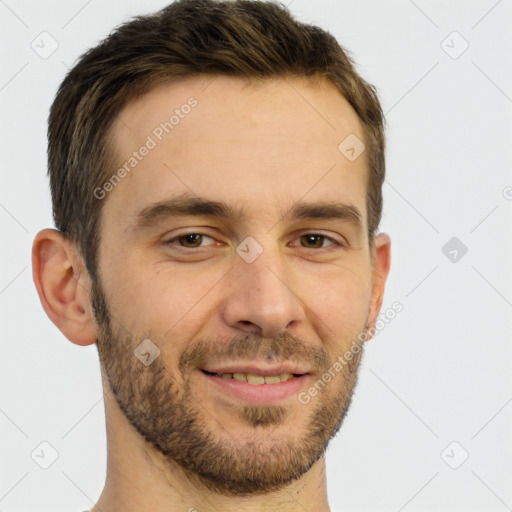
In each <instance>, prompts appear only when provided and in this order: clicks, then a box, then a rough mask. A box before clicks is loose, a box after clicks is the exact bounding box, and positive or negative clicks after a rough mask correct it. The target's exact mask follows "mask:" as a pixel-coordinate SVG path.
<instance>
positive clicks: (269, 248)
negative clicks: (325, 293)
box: [225, 237, 303, 337]
mask: <svg viewBox="0 0 512 512" xmlns="http://www.w3.org/2000/svg"><path fill="white" fill-rule="evenodd" d="M246 244H247V245H244V242H242V244H240V246H241V247H240V246H239V247H238V249H237V253H238V254H237V260H236V262H235V269H234V271H233V272H232V275H231V277H230V286H229V288H228V291H227V296H226V298H225V300H226V303H225V319H226V321H227V322H228V323H229V324H230V325H231V326H234V327H236V328H238V329H242V330H244V331H250V332H256V331H259V333H260V334H261V335H262V336H265V337H272V336H275V335H277V334H278V333H280V332H281V331H283V330H285V329H286V328H288V327H289V326H290V324H291V323H292V322H294V321H295V322H297V321H300V320H301V319H302V316H303V312H302V305H301V301H300V300H299V299H298V297H297V296H296V295H295V293H294V291H293V285H294V283H293V273H292V269H291V268H290V266H289V264H288V263H287V261H286V255H285V254H283V251H282V250H281V249H280V248H279V247H278V245H277V244H274V243H273V242H272V240H271V238H270V237H269V238H267V239H266V240H265V243H264V244H261V245H260V244H259V243H258V246H259V249H258V247H257V246H256V245H255V241H250V240H249V241H248V242H246ZM251 244H252V246H251ZM241 249H242V250H241ZM244 250H245V251H246V252H243V251H244ZM251 251H258V253H256V252H253V253H252V256H251V257H247V254H249V253H250V252H251ZM252 258H254V259H252Z"/></svg>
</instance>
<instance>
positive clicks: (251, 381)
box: [247, 373, 265, 384]
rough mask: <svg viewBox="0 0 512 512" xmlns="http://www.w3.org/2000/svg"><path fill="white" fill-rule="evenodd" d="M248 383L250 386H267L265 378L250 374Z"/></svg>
mask: <svg viewBox="0 0 512 512" xmlns="http://www.w3.org/2000/svg"><path fill="white" fill-rule="evenodd" d="M247 382H248V383H249V384H265V377H262V376H261V375H254V374H253V373H248V374H247Z"/></svg>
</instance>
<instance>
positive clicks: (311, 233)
mask: <svg viewBox="0 0 512 512" xmlns="http://www.w3.org/2000/svg"><path fill="white" fill-rule="evenodd" d="M188 235H199V236H201V237H207V238H211V239H212V240H214V238H213V237H212V236H210V235H206V234H205V233H199V232H191V233H183V234H181V235H178V236H175V237H173V238H171V239H169V240H167V241H165V242H164V243H165V244H166V245H172V244H174V243H176V242H177V241H179V239H180V238H183V237H186V236H188ZM308 235H309V236H320V237H322V238H323V240H328V241H329V242H332V244H331V245H329V246H327V247H320V248H314V247H309V249H312V250H315V251H320V250H323V251H332V250H335V249H337V248H343V247H346V245H345V244H344V243H341V242H338V241H337V240H335V239H334V238H332V237H330V236H327V235H323V234H322V233H316V232H315V231H308V232H306V233H302V234H301V235H299V236H298V237H297V238H296V240H297V239H300V238H301V237H303V236H308ZM210 245H215V244H210ZM177 247H179V248H180V249H179V250H186V251H187V252H189V251H194V250H196V249H198V250H201V249H205V248H206V247H209V245H208V246H198V247H186V246H184V245H180V244H179V243H178V244H177ZM302 248H303V249H308V247H302Z"/></svg>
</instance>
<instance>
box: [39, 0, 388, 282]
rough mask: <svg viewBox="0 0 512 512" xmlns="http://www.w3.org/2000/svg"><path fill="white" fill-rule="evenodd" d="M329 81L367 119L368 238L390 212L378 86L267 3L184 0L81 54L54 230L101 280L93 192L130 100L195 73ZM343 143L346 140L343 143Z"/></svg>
mask: <svg viewBox="0 0 512 512" xmlns="http://www.w3.org/2000/svg"><path fill="white" fill-rule="evenodd" d="M206 74H209V75H216V74H217V75H218V74H221V75H229V76H235V77H236V76H240V77H245V78H272V77H286V76H288V77H294V76H300V77H310V78H326V79H328V80H330V81H331V82H332V83H334V85H335V86H336V87H337V88H338V90H339V91H340V93H341V94H342V95H343V96H344V97H345V99H346V100H347V101H348V102H349V103H350V105H351V106H352V108H353V109H354V110H355V112H356V113H357V115H358V116H359V118H360V120H361V122H362V126H363V129H364V136H365V144H366V147H367V150H368V161H369V166H370V169H369V180H368V185H367V216H368V236H369V240H370V243H372V242H373V238H374V234H375V231H376V229H377V228H378V225H379V222H380V218H381V214H382V183H383V181H384V174H385V160H384V147H385V142H384V127H383V125H384V117H383V114H382V109H381V106H380V103H379V100H378V98H377V94H376V92H375V89H374V88H373V87H372V86H371V85H369V84H368V83H367V82H365V81H364V80H363V79H362V78H361V77H360V76H359V75H358V74H357V72H356V71H355V69H354V65H353V62H352V60H351V58H350V57H349V56H348V55H347V53H346V51H344V50H343V49H342V48H341V46H340V45H339V44H338V42H337V41H336V39H335V38H334V37H333V36H332V35H331V34H329V33H328V32H326V31H324V30H322V29H320V28H319V27H316V26H312V25H307V24H303V23H300V22H298V21H296V20H295V19H294V18H293V17H292V16H291V15H290V13H289V11H288V10H287V9H286V7H284V6H280V5H277V4H275V3H271V2H266V1H253V0H235V1H229V0H228V1H215V0H177V1H176V2H174V3H172V4H170V5H169V6H167V7H166V8H164V9H162V10H161V11H158V12H156V13H154V14H151V15H148V16H142V17H137V18H134V19H133V20H131V21H129V22H127V23H125V24H123V25H121V26H120V27H118V28H117V29H116V30H115V31H114V32H112V33H111V34H110V35H109V36H108V37H107V38H106V39H104V40H103V41H102V42H101V43H100V44H99V45H98V46H96V47H94V48H92V49H91V50H89V51H88V52H87V53H85V54H84V55H82V56H81V58H80V60H79V61H78V63H77V64H76V65H75V66H74V67H73V69H71V70H70V71H69V73H68V74H67V76H66V78H65V79H64V81H63V82H62V84H61V85H60V88H59V90H58V92H57V96H56V98H55V101H54V103H53V105H52V107H51V110H50V116H49V122H48V124H49V127H48V173H49V175H50V186H51V193H52V202H53V216H54V220H55V224H56V227H57V228H58V229H59V230H60V231H61V232H62V233H63V234H65V235H66V236H67V237H69V238H70V239H71V240H72V241H73V242H74V243H76V244H77V246H78V248H79V250H80V251H81V253H82V256H83V257H84V260H85V264H86V267H87V270H88V272H89V274H90V275H91V277H92V278H94V277H95V275H96V269H97V261H96V258H97V251H98V246H99V243H100V237H99V234H100V214H101V207H102V203H103V202H102V201H100V200H98V199H97V198H96V197H95V195H94V194H93V191H94V190H95V189H96V188H97V187H98V186H101V185H102V184H103V183H104V182H105V181H106V180H107V179H108V178H109V177H110V176H111V175H112V167H113V165H115V162H114V161H113V155H112V153H113V152H112V151H110V150H109V143H108V142H109V130H110V128H111V126H112V123H113V121H114V119H115V118H116V116H117V115H118V114H119V113H120V112H121V110H122V109H123V107H124V106H125V105H126V104H127V103H128V102H129V101H131V100H133V99H135V98H137V97H138V96H141V95H142V94H145V93H147V92H149V90H150V89H152V88H153V87H155V86H156V85H159V84H162V83H164V82H172V81H176V80H179V79H181V78H188V77H192V76H194V75H206ZM340 142H341V141H340Z"/></svg>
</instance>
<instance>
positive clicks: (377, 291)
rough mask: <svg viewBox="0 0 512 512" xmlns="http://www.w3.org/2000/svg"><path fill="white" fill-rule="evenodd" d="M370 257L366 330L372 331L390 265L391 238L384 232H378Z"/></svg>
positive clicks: (380, 304) (382, 297) (373, 330)
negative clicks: (369, 287)
mask: <svg viewBox="0 0 512 512" xmlns="http://www.w3.org/2000/svg"><path fill="white" fill-rule="evenodd" d="M372 250H373V258H372V297H371V301H370V311H369V315H368V330H369V332H370V333H374V332H375V329H374V326H375V323H376V322H377V317H378V316H379V313H380V309H381V307H382V301H383V299H384V289H385V286H386V280H387V278H388V274H389V269H390V267H391V239H390V237H389V236H388V235H387V234H386V233H379V234H378V235H377V236H376V237H375V240H374V244H373V248H372Z"/></svg>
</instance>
